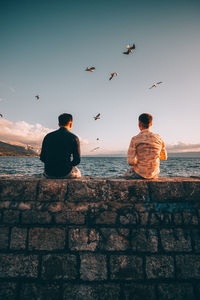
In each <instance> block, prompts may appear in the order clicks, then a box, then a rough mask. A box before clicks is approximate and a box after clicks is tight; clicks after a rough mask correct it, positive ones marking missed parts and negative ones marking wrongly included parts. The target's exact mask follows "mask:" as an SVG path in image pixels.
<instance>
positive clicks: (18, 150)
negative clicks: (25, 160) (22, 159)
mask: <svg viewBox="0 0 200 300" xmlns="http://www.w3.org/2000/svg"><path fill="white" fill-rule="evenodd" d="M0 156H38V155H37V153H36V152H35V151H33V150H31V149H29V150H27V149H25V148H24V147H21V146H16V145H11V144H8V143H4V142H1V141H0Z"/></svg>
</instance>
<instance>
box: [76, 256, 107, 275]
mask: <svg viewBox="0 0 200 300" xmlns="http://www.w3.org/2000/svg"><path fill="white" fill-rule="evenodd" d="M80 258H81V266H80V274H81V279H82V280H89V281H94V280H106V279H107V267H106V256H105V255H102V254H91V253H87V254H81V255H80Z"/></svg>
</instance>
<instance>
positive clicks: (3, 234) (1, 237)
mask: <svg viewBox="0 0 200 300" xmlns="http://www.w3.org/2000/svg"><path fill="white" fill-rule="evenodd" d="M8 237H9V228H8V227H0V249H1V250H2V249H7V248H8Z"/></svg>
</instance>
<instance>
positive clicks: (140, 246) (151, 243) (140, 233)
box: [131, 228, 158, 252]
mask: <svg viewBox="0 0 200 300" xmlns="http://www.w3.org/2000/svg"><path fill="white" fill-rule="evenodd" d="M131 245H132V247H131V248H132V250H133V251H139V252H157V251H158V233H157V230H156V229H144V228H139V229H133V230H132V234H131Z"/></svg>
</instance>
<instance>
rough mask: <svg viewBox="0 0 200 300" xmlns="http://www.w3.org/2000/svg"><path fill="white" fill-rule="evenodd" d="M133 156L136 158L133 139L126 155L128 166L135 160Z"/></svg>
mask: <svg viewBox="0 0 200 300" xmlns="http://www.w3.org/2000/svg"><path fill="white" fill-rule="evenodd" d="M135 156H136V147H135V143H134V139H133V138H132V139H131V142H130V145H129V148H128V153H127V163H128V164H129V165H130V166H133V165H134V163H135V158H136V157H135Z"/></svg>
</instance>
